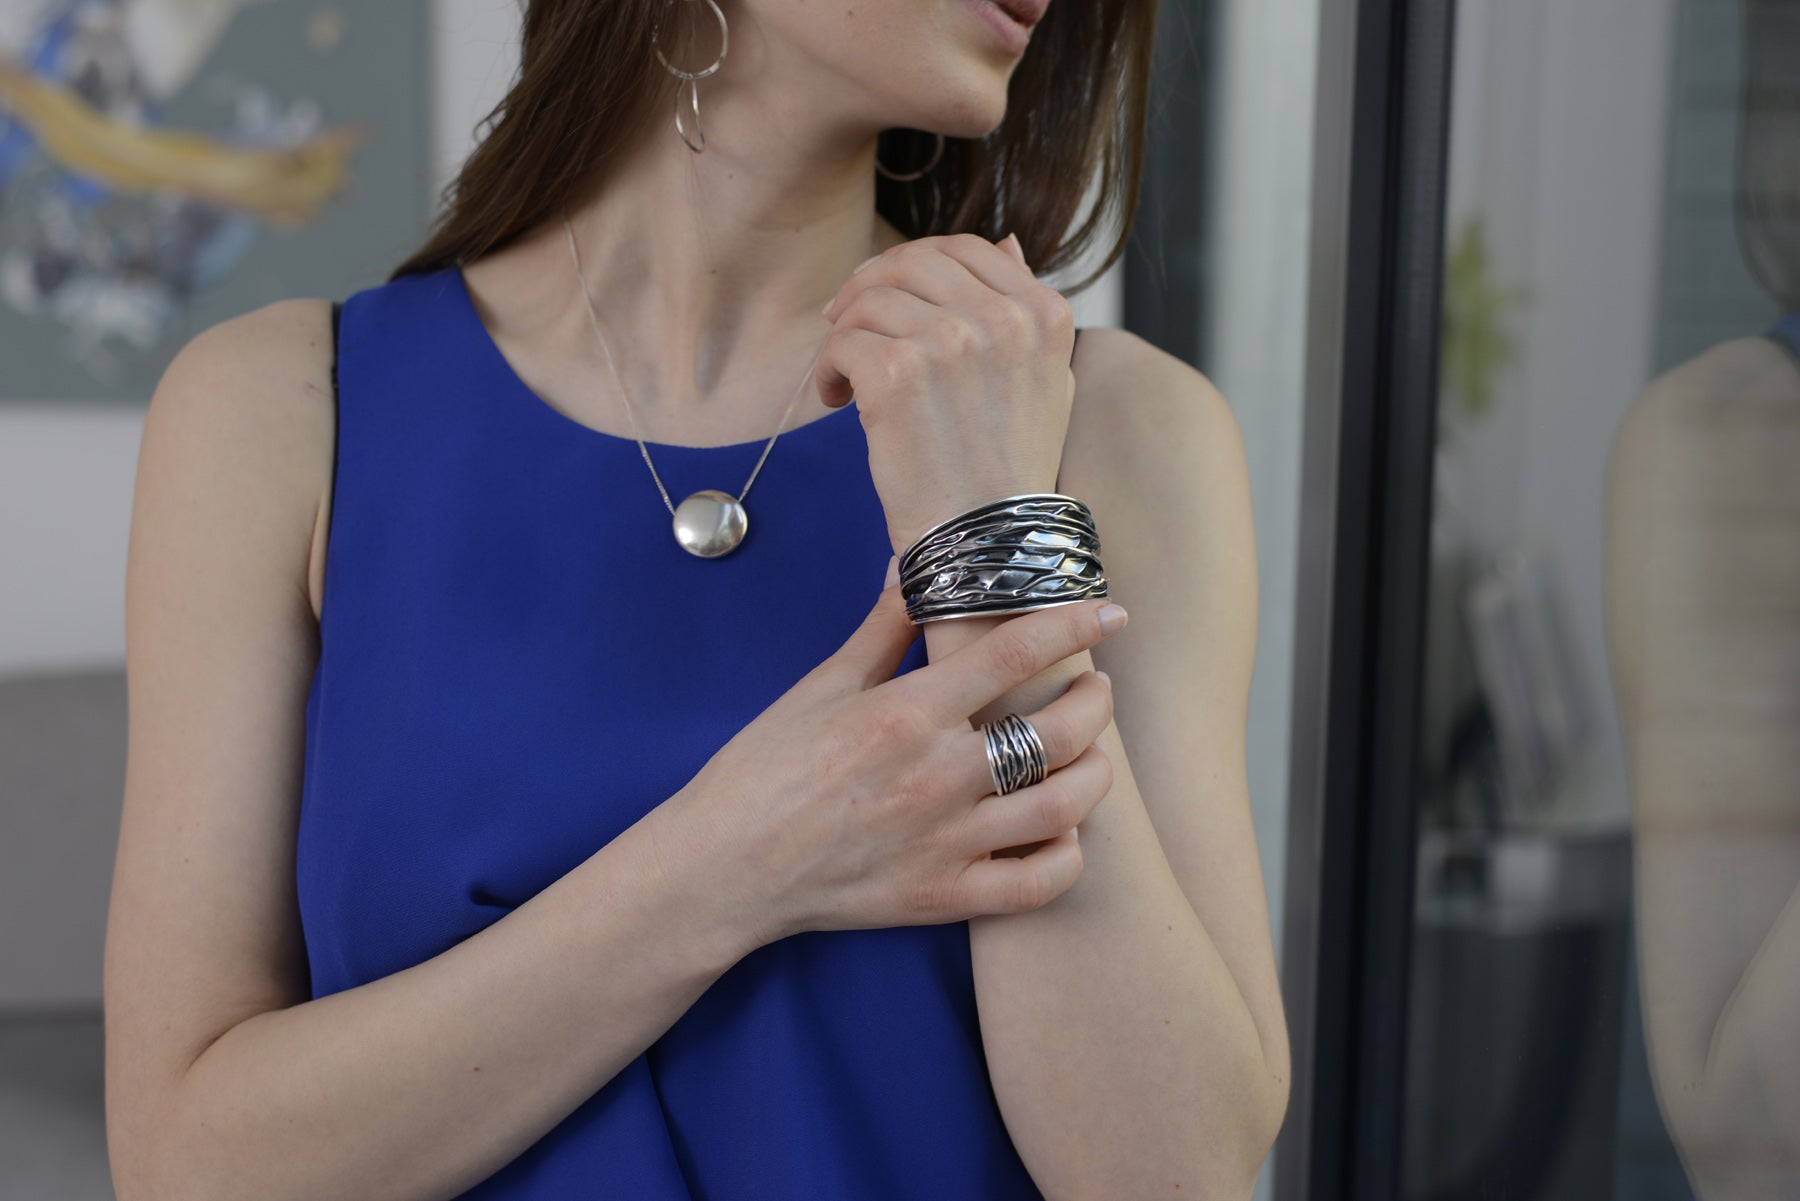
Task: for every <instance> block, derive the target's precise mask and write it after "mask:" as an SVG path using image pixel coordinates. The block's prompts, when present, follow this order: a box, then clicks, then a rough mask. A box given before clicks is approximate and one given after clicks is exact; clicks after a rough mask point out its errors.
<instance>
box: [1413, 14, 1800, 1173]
mask: <svg viewBox="0 0 1800 1201" xmlns="http://www.w3.org/2000/svg"><path fill="white" fill-rule="evenodd" d="M1455 41H1456V45H1455V57H1454V63H1453V67H1454V69H1453V73H1452V74H1453V87H1452V96H1451V114H1450V146H1449V179H1448V187H1447V193H1446V199H1445V246H1444V264H1445V270H1444V276H1443V306H1444V312H1443V328H1442V333H1441V341H1440V344H1439V363H1440V368H1441V378H1440V381H1439V393H1438V408H1437V431H1438V441H1437V449H1436V458H1435V463H1434V467H1433V481H1434V494H1433V499H1432V504H1433V511H1432V551H1431V555H1432V562H1431V572H1430V577H1429V590H1430V591H1429V595H1428V602H1427V612H1428V623H1427V628H1426V629H1425V631H1424V638H1425V668H1424V671H1425V678H1424V681H1423V684H1424V700H1425V703H1424V705H1423V707H1422V712H1421V722H1422V726H1421V728H1420V730H1419V740H1418V741H1419V746H1420V747H1421V758H1420V761H1419V763H1418V774H1417V779H1418V782H1419V790H1418V795H1417V797H1416V804H1417V825H1418V831H1419V833H1418V843H1417V847H1416V851H1417V855H1416V872H1417V875H1416V879H1415V883H1414V888H1415V893H1414V896H1415V905H1414V924H1413V928H1412V932H1411V941H1410V953H1409V954H1410V963H1409V968H1410V973H1409V980H1408V987H1409V992H1408V1008H1407V1035H1406V1037H1407V1042H1406V1046H1405V1052H1404V1053H1405V1056H1406V1063H1405V1077H1404V1089H1405V1093H1404V1097H1405V1115H1404V1125H1403V1144H1402V1180H1403V1191H1404V1195H1405V1197H1406V1198H1407V1199H1408V1201H1427V1199H1429V1201H1465V1199H1466V1201H1475V1199H1477V1198H1479V1199H1481V1201H1564V1199H1566V1201H1603V1199H1614V1198H1616V1199H1619V1201H1693V1199H1694V1198H1700V1199H1703V1201H1740V1199H1744V1201H1748V1199H1752V1198H1754V1199H1756V1201H1765V1199H1766V1201H1775V1199H1777V1198H1779V1199H1781V1201H1800V0H1459V2H1458V3H1457V5H1456V38H1455Z"/></svg>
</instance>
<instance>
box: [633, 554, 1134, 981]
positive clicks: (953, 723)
mask: <svg viewBox="0 0 1800 1201" xmlns="http://www.w3.org/2000/svg"><path fill="white" fill-rule="evenodd" d="M1103 604H1104V602H1103V601H1100V600H1093V601H1088V602H1084V603H1079V604H1073V605H1058V606H1056V607H1054V608H1049V609H1038V610H1035V611H1033V612H1029V613H1021V614H1019V615H1018V616H1016V617H1010V618H1008V619H1007V620H1005V621H1004V622H1002V623H1001V624H1000V625H998V626H996V627H994V628H993V629H992V630H989V631H988V632H987V633H985V634H984V635H982V637H981V638H979V639H977V640H976V641H974V642H971V643H969V644H968V645H967V646H964V647H962V648H960V649H958V650H957V651H956V652H955V653H954V654H951V655H949V656H948V657H946V658H945V659H943V660H942V661H940V662H934V663H928V664H926V665H925V666H923V667H920V668H918V669H916V670H914V671H910V672H908V673H906V674H905V675H902V676H898V677H896V676H895V675H894V672H895V671H897V670H898V669H899V667H900V662H901V660H902V659H903V658H904V657H905V655H906V652H907V649H908V648H909V647H911V646H912V644H913V643H914V641H916V640H917V638H918V629H917V627H916V626H914V625H913V623H912V622H911V621H910V620H908V618H907V616H906V608H905V605H904V604H903V602H902V601H901V597H900V589H899V587H898V586H896V585H894V584H892V583H890V584H889V585H888V587H887V588H886V589H884V590H883V591H882V593H881V597H880V599H879V600H878V601H877V602H876V604H875V607H874V609H873V610H872V611H871V613H870V614H869V616H868V617H867V618H866V619H865V620H864V622H863V624H862V625H861V626H860V627H858V629H857V630H856V632H855V633H853V634H852V635H851V636H850V638H849V639H848V640H847V641H846V642H845V643H844V645H843V646H842V647H841V648H840V649H839V650H837V651H836V652H835V653H834V654H832V656H831V657H830V658H828V659H826V660H825V661H824V662H822V663H820V664H819V666H817V667H816V668H814V669H813V670H812V671H811V672H809V673H807V675H806V676H804V677H803V678H802V679H801V680H800V681H799V682H798V683H797V684H795V685H794V686H793V687H792V688H791V689H789V690H788V691H787V692H785V693H783V694H782V695H781V697H779V698H778V699H777V700H776V701H775V703H774V704H772V705H770V706H769V707H768V708H767V709H765V710H764V711H763V712H762V713H761V714H760V715H759V716H758V717H757V718H756V720H754V721H752V722H751V723H750V724H749V725H747V726H745V727H744V728H743V729H742V730H740V731H738V733H737V734H736V735H735V736H734V737H733V738H732V739H731V740H730V741H729V742H727V743H726V744H725V745H724V746H723V747H721V748H720V749H719V751H718V752H717V753H716V754H715V755H714V756H713V757H712V758H711V759H710V760H708V761H707V763H706V766H705V767H703V768H701V769H700V771H699V772H698V773H697V774H696V775H695V776H694V778H693V779H692V780H691V781H689V782H688V783H687V784H686V785H685V786H683V788H682V789H681V791H680V792H678V793H676V794H675V795H674V796H673V797H670V798H669V799H668V800H667V801H665V802H664V803H663V805H664V806H665V807H667V809H668V812H667V813H666V814H664V816H665V817H666V818H667V819H668V820H667V821H665V822H664V823H662V824H661V827H660V829H661V830H663V831H667V833H666V834H663V835H660V836H659V839H660V843H661V845H660V848H659V852H658V853H659V856H661V857H663V858H665V859H671V860H672V859H681V860H684V861H688V862H694V861H697V860H699V861H705V862H709V863H713V864H715V865H717V871H716V872H715V873H714V875H713V879H714V881H715V885H714V886H715V887H717V888H720V889H726V890H729V891H730V892H732V893H733V894H734V895H733V896H732V897H731V898H729V899H730V900H732V901H734V902H735V903H736V905H737V906H738V907H741V910H742V912H744V913H745V914H747V915H750V917H749V921H750V922H751V924H752V925H753V927H754V929H755V931H756V935H757V938H758V945H761V944H762V943H768V942H774V941H777V940H778V939H781V938H784V937H786V936H788V935H790V934H795V933H799V932H801V931H805V930H842V929H880V928H885V927H889V926H923V925H939V924H942V923H945V922H954V921H962V920H966V919H968V918H970V917H974V916H976V915H978V914H993V913H1018V912H1021V911H1023V910H1028V909H1036V908H1039V907H1040V906H1043V905H1046V904H1048V903H1049V902H1050V901H1052V900H1054V899H1055V898H1056V897H1058V896H1059V895H1061V894H1062V893H1063V892H1065V891H1067V890H1068V888H1069V887H1070V886H1071V885H1073V884H1074V883H1075V881H1076V879H1077V878H1078V877H1079V876H1080V875H1081V850H1080V848H1079V846H1078V844H1077V843H1076V840H1075V835H1074V828H1075V826H1076V825H1077V824H1078V823H1080V822H1082V821H1084V820H1085V819H1086V818H1087V816H1088V815H1089V813H1091V812H1092V811H1093V809H1094V807H1095V806H1096V805H1098V804H1099V803H1100V801H1101V799H1102V798H1103V797H1105V796H1106V794H1107V792H1108V791H1110V790H1111V788H1112V780H1113V774H1112V762H1111V761H1110V760H1109V759H1108V758H1107V757H1106V752H1104V751H1102V750H1101V749H1100V748H1099V747H1097V746H1095V745H1094V741H1095V739H1097V738H1099V737H1100V734H1101V732H1102V731H1104V730H1105V729H1106V726H1107V723H1108V722H1110V721H1111V720H1112V688H1111V687H1110V686H1109V685H1108V684H1107V683H1106V682H1105V681H1104V680H1103V679H1101V678H1100V677H1099V676H1098V675H1096V674H1095V673H1093V672H1088V673H1086V674H1084V675H1082V676H1080V677H1077V678H1076V680H1075V681H1074V682H1073V683H1072V684H1070V685H1069V687H1068V690H1067V691H1065V692H1064V693H1063V694H1062V695H1061V696H1059V697H1058V698H1056V699H1055V700H1053V701H1051V702H1050V703H1049V704H1048V705H1045V706H1044V707H1043V708H1042V709H1039V710H1038V711H1036V712H1035V713H1030V714H1026V715H1025V716H1026V717H1028V718H1029V719H1030V720H1031V723H1032V725H1033V726H1034V727H1035V728H1036V730H1037V732H1038V736H1039V737H1040V738H1041V739H1042V740H1043V743H1044V750H1045V754H1046V758H1047V761H1048V767H1049V775H1047V776H1046V777H1045V778H1044V779H1043V780H1041V781H1040V782H1038V783H1036V784H1033V785H1030V786H1028V787H1025V788H1021V789H1019V790H1017V791H1016V792H1010V793H1007V794H1006V795H1005V796H998V795H996V794H995V793H994V786H993V783H992V781H991V779H990V777H989V775H988V765H987V763H988V761H987V748H986V743H985V736H984V735H983V734H982V732H981V731H980V730H977V729H975V728H974V726H973V725H971V723H970V720H969V715H970V714H971V713H975V712H977V711H979V710H981V709H982V708H984V707H985V706H987V705H989V704H991V703H992V702H993V701H994V700H995V699H996V698H998V697H1000V696H1002V695H1003V694H1005V693H1007V692H1009V691H1011V690H1012V689H1013V688H1016V687H1017V686H1018V685H1020V684H1022V683H1024V682H1025V681H1026V680H1029V679H1031V678H1032V677H1033V676H1035V675H1037V674H1038V673H1039V672H1041V671H1043V670H1044V669H1045V668H1047V667H1049V666H1050V665H1051V664H1054V663H1058V662H1060V661H1062V660H1063V659H1066V658H1068V657H1069V656H1070V655H1073V654H1078V653H1079V652H1081V651H1083V650H1087V649H1089V648H1091V647H1093V646H1095V645H1096V644H1098V643H1099V642H1101V641H1103V640H1104V639H1105V638H1106V636H1107V635H1106V633H1105V632H1104V631H1102V630H1101V628H1100V622H1099V619H1098V616H1097V614H1098V612H1099V610H1100V608H1101V607H1102V605H1103ZM660 811H661V810H660V807H659V812H660ZM1035 843H1041V844H1043V845H1042V846H1040V847H1038V848H1037V849H1036V850H1034V851H1032V852H1031V853H1030V854H1026V855H1010V856H1000V857H990V856H992V855H993V853H994V852H995V851H1003V850H1012V849H1014V848H1021V847H1026V846H1028V845H1030V844H1035Z"/></svg>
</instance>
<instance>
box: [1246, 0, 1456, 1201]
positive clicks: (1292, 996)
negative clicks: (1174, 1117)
mask: <svg viewBox="0 0 1800 1201" xmlns="http://www.w3.org/2000/svg"><path fill="white" fill-rule="evenodd" d="M1453 27H1454V0H1320V6H1319V24H1318V65H1317V85H1316V91H1315V124H1314V153H1313V184H1312V186H1313V199H1312V225H1311V230H1312V232H1311V247H1310V252H1309V253H1310V266H1309V273H1308V289H1309V295H1308V305H1307V329H1306V342H1305V354H1306V381H1307V397H1306V412H1305V432H1304V437H1303V446H1302V452H1301V453H1302V461H1303V463H1302V473H1301V478H1302V495H1301V502H1300V537H1299V555H1300V562H1299V573H1298V587H1297V590H1296V591H1297V605H1296V613H1295V621H1296V630H1295V650H1294V679H1293V690H1292V695H1293V697H1294V708H1293V727H1292V730H1293V733H1292V740H1291V744H1290V745H1291V751H1290V753H1291V755H1292V763H1291V767H1292V772H1291V781H1292V791H1291V794H1290V809H1289V819H1288V845H1287V866H1286V874H1285V894H1286V902H1285V907H1284V915H1285V920H1284V922H1283V926H1284V929H1283V931H1282V968H1283V970H1282V987H1283V996H1284V1003H1285V1006H1286V1009H1287V1017H1288V1026H1289V1032H1290V1039H1291V1042H1292V1047H1293V1060H1294V1079H1293V1081H1292V1085H1291V1090H1290V1097H1291V1099H1290V1102H1289V1106H1288V1114H1287V1120H1286V1123H1285V1125H1284V1127H1283V1130H1282V1134H1281V1137H1280V1139H1279V1140H1278V1142H1277V1144H1276V1147H1275V1173H1274V1194H1275V1197H1276V1199H1277V1201H1315V1199H1317V1201H1340V1199H1342V1201H1394V1199H1395V1198H1397V1197H1399V1195H1400V1170H1399V1165H1400V1136H1401V1119H1402V1113H1403V1101H1404V1098H1403V1096H1402V1081H1403V1073H1404V1069H1405V1056H1404V1050H1405V1031H1406V984H1407V969H1408V955H1409V950H1410V934H1411V926H1412V904H1413V896H1412V881H1413V865H1414V839H1415V835H1416V823H1415V820H1414V816H1415V811H1416V795H1417V794H1416V789H1415V767H1416V764H1417V746H1416V738H1417V730H1418V709H1419V702H1420V693H1421V688H1422V679H1421V668H1422V660H1423V646H1422V639H1423V631H1424V628H1425V621H1424V617H1425V603H1426V583H1427V576H1428V572H1429V569H1430V521H1431V503H1430V502H1431V494H1432V493H1431V488H1432V457H1433V451H1434V446H1435V441H1436V398H1437V388H1436V377H1437V354H1438V330H1439V314H1440V304H1441V297H1440V291H1441V281H1442V278H1443V263H1444V236H1443V226H1444V212H1443V199H1444V182H1445V175H1446V163H1445V157H1446V155H1445V151H1446V142H1447V134H1448V125H1449V117H1450V105H1449V80H1450V69H1451V51H1452V47H1453V40H1452V35H1453Z"/></svg>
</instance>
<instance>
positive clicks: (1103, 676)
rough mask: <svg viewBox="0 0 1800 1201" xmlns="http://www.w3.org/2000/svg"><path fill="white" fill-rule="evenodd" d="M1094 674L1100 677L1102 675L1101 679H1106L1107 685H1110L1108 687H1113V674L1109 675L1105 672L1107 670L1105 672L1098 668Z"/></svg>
mask: <svg viewBox="0 0 1800 1201" xmlns="http://www.w3.org/2000/svg"><path fill="white" fill-rule="evenodd" d="M1094 674H1095V675H1097V676H1099V677H1100V678H1101V679H1102V680H1105V681H1106V686H1107V687H1108V688H1111V687H1112V677H1111V676H1109V675H1107V674H1106V673H1105V672H1103V671H1098V670H1096V671H1095V672H1094Z"/></svg>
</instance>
